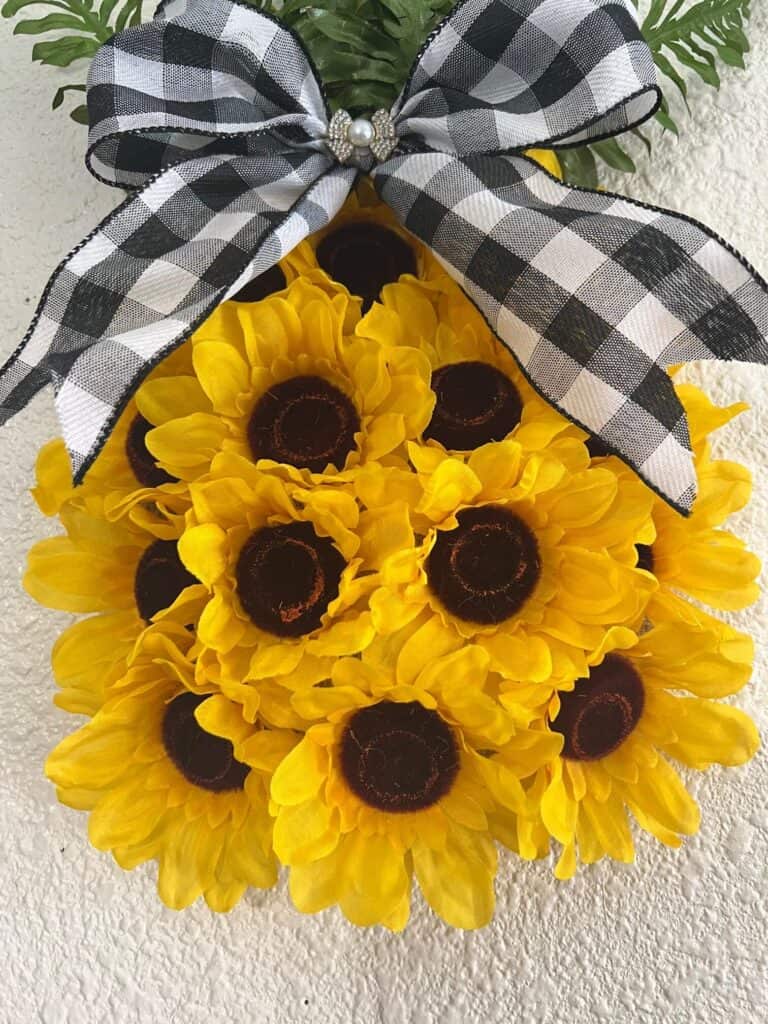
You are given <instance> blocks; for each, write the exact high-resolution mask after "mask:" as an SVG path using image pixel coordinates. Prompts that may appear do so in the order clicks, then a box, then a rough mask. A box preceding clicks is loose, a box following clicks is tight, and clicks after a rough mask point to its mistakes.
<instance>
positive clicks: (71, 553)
mask: <svg viewBox="0 0 768 1024" xmlns="http://www.w3.org/2000/svg"><path fill="white" fill-rule="evenodd" d="M99 508H100V505H99V502H97V514H91V512H90V511H87V510H85V509H82V508H79V507H77V505H76V504H75V503H74V502H67V503H66V505H65V507H64V508H62V510H61V511H60V513H59V516H60V520H61V523H62V525H63V526H64V528H65V530H66V535H65V536H59V537H52V538H49V539H47V540H43V541H40V542H39V543H37V544H35V546H34V547H33V548H32V550H31V551H30V552H29V556H28V561H27V570H26V573H25V575H24V587H25V588H26V590H27V592H28V593H29V594H30V595H31V596H32V597H33V598H34V599H35V600H36V601H38V602H39V603H40V604H42V605H44V606H45V607H47V608H54V609H56V610H58V611H65V612H73V613H75V614H91V613H96V614H95V615H93V617H91V618H87V619H83V620H80V621H78V622H75V623H74V624H73V625H71V626H70V627H69V628H68V629H66V630H65V631H64V633H62V635H61V636H60V637H59V639H58V640H57V642H56V644H55V646H54V648H53V652H52V667H53V674H54V678H55V680H56V682H57V684H58V686H59V692H58V693H57V695H56V698H55V701H56V703H57V704H58V705H59V706H60V707H63V708H64V709H65V710H67V711H72V712H75V713H79V714H94V713H95V711H96V710H98V708H99V707H100V706H101V704H102V702H103V700H104V696H105V692H106V689H107V688H108V686H109V682H110V679H111V678H112V677H113V676H114V674H115V673H117V674H119V673H120V671H121V670H122V669H123V668H124V667H125V664H126V659H127V657H128V655H129V653H130V652H131V650H132V649H133V647H134V645H135V643H136V641H137V640H138V639H139V637H140V635H141V633H142V632H143V631H144V630H145V629H146V627H147V626H148V625H149V624H150V623H151V622H153V621H155V620H156V619H159V618H162V619H168V620H170V621H174V622H177V623H179V624H180V625H187V624H192V623H194V622H195V620H196V618H197V616H198V615H199V613H200V611H201V610H202V607H203V601H204V598H205V590H204V588H203V587H202V586H200V584H199V583H198V581H197V580H196V579H195V578H194V577H193V576H191V575H190V573H189V572H188V571H187V569H185V567H184V566H183V565H182V563H181V560H180V558H179V554H178V548H177V541H178V538H179V536H180V534H181V531H182V529H183V525H184V524H183V518H181V517H179V516H176V517H171V518H169V517H167V516H160V515H159V514H157V513H155V514H151V513H150V512H146V513H145V517H144V523H145V525H139V524H138V523H136V522H134V521H133V520H132V519H131V518H129V517H126V518H124V519H121V520H119V521H117V522H110V521H109V520H107V519H105V518H104V517H103V516H102V515H101V514H98V509H99Z"/></svg>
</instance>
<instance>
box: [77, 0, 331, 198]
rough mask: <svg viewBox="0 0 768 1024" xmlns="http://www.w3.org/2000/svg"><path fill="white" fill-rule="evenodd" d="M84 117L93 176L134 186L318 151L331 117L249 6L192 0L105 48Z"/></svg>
mask: <svg viewBox="0 0 768 1024" xmlns="http://www.w3.org/2000/svg"><path fill="white" fill-rule="evenodd" d="M88 118H89V122H90V129H89V132H88V153H87V156H86V162H87V164H88V167H89V169H90V170H91V171H92V173H94V174H95V175H96V177H98V178H100V179H101V180H102V181H105V182H106V183H107V184H114V185H122V186H128V187H131V186H141V185H144V184H145V183H146V182H147V180H148V178H149V177H150V176H151V175H152V174H154V173H155V172H156V171H158V170H160V168H162V167H168V166H169V165H171V164H173V163H177V162H179V161H184V160H189V159H190V158H192V157H198V156H204V155H209V154H217V153H235V154H241V155H254V156H257V155H258V156H260V155H261V154H263V153H264V152H265V150H266V151H269V150H275V149H277V150H280V149H284V148H285V145H286V143H289V144H290V145H291V146H292V147H294V148H299V147H309V148H318V147H319V145H320V144H319V143H317V142H316V141H315V140H316V139H317V138H319V137H321V136H323V135H324V134H325V132H326V126H327V123H328V119H329V113H328V109H327V106H326V102H325V99H324V97H323V93H322V89H321V87H320V84H319V83H318V81H317V79H316V78H315V75H314V73H313V71H312V67H311V64H310V61H309V59H308V58H307V55H306V53H305V51H304V50H303V49H302V46H301V43H300V42H299V41H298V40H297V39H296V38H295V37H294V36H293V35H292V34H291V33H290V32H289V31H288V29H286V28H285V27H284V26H282V25H280V24H279V23H278V22H277V21H275V20H274V19H272V18H268V17H265V16H264V15H262V14H258V13H257V12H256V11H255V10H254V8H253V7H249V6H248V5H247V4H241V3H238V2H233V3H230V2H227V0H214V2H211V3H209V2H207V0H194V2H193V3H191V4H190V5H189V6H188V7H187V9H186V10H185V11H182V13H180V14H179V15H178V16H177V17H174V18H171V19H168V20H166V19H164V18H162V17H161V18H159V19H156V20H155V21H152V22H149V23H148V24H146V25H140V26H138V27H136V28H131V29H128V30H127V31H125V32H120V33H118V34H117V35H116V36H114V37H113V38H112V39H111V40H109V42H107V43H106V44H105V45H104V46H102V47H101V49H100V50H99V51H98V53H97V54H96V56H95V57H94V59H93V61H92V63H91V66H90V70H89V73H88Z"/></svg>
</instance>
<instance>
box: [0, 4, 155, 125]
mask: <svg viewBox="0 0 768 1024" xmlns="http://www.w3.org/2000/svg"><path fill="white" fill-rule="evenodd" d="M0 13H1V14H2V15H3V17H4V18H14V17H16V15H17V14H21V20H19V21H17V22H16V25H15V26H14V29H13V32H14V35H18V36H39V35H44V36H46V38H45V39H44V40H41V41H40V42H37V43H35V45H34V46H33V47H32V60H37V61H40V63H41V64H50V65H52V66H53V67H57V68H66V67H69V65H70V64H74V63H75V62H77V61H83V60H90V59H91V57H93V55H94V54H95V53H96V51H97V50H98V48H99V47H100V46H101V44H102V43H105V42H106V41H107V39H109V38H110V37H111V36H113V35H114V34H115V32H121V31H122V30H123V29H124V28H128V27H129V26H130V25H140V24H141V22H142V20H143V19H142V0H5V3H4V4H3V7H2V10H0ZM29 14H33V15H37V14H42V17H32V18H30V17H27V15H29ZM67 92H85V85H83V84H81V83H76V84H71V85H63V86H61V88H59V89H57V90H56V94H55V96H54V98H53V104H52V105H53V107H54V108H56V107H60V106H61V105H62V103H63V102H64V97H65V94H66V93H67ZM70 116H71V117H72V118H73V119H74V120H75V121H79V122H80V123H81V124H88V112H87V110H86V108H85V106H84V105H80V106H77V107H75V109H74V110H72V111H71V114H70Z"/></svg>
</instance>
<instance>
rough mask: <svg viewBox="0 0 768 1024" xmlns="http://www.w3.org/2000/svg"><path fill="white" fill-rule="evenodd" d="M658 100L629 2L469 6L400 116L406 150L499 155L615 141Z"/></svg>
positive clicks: (480, 2) (545, 0) (437, 45)
mask: <svg viewBox="0 0 768 1024" xmlns="http://www.w3.org/2000/svg"><path fill="white" fill-rule="evenodd" d="M660 99H661V92H660V90H659V88H658V86H657V85H656V73H655V68H654V63H653V56H652V55H651V52H650V50H649V49H648V46H647V44H646V42H645V40H644V39H643V36H642V34H641V32H640V29H639V27H638V24H637V21H636V20H635V15H634V11H633V10H632V8H631V4H630V3H629V0H627V2H626V3H625V2H624V0H618V2H617V0H464V2H463V3H459V4H458V6H457V7H456V8H455V9H454V11H453V13H452V14H451V16H450V18H449V20H448V22H447V23H446V24H445V25H444V26H443V27H442V29H441V30H440V31H438V32H437V33H436V34H435V35H434V37H433V38H432V39H431V40H430V41H429V43H428V44H427V46H426V47H425V49H424V51H423V53H422V54H421V56H420V58H419V60H418V62H417V65H416V67H415V69H414V71H413V73H412V75H411V78H410V81H409V82H408V84H407V85H406V87H405V89H404V90H403V93H402V94H401V96H400V99H399V100H398V102H397V104H396V106H395V112H396V114H397V120H398V122H399V124H398V131H399V135H400V138H401V140H402V142H403V144H404V146H406V147H409V148H410V147H411V146H415V148H418V149H423V148H425V147H427V148H429V149H437V150H440V151H441V152H443V153H458V154H469V153H472V154H477V153H499V152H505V151H508V150H522V149H528V148H531V147H533V146H539V145H545V144H546V145H553V144H554V143H555V142H557V144H558V145H559V146H561V147H562V146H572V145H578V144H580V143H583V142H586V141H589V140H590V139H598V138H605V137H606V136H611V135H617V134H618V133H619V132H623V131H626V130H627V129H628V128H632V127H633V126H634V125H636V124H639V123H640V122H642V121H645V120H646V119H647V118H648V117H649V116H650V115H651V114H652V113H654V111H655V110H656V108H657V107H658V105H659V102H660Z"/></svg>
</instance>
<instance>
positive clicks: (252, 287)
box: [232, 266, 287, 302]
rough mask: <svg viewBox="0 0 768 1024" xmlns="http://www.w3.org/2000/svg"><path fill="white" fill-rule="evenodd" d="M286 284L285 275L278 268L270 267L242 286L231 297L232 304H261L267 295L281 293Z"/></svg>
mask: <svg viewBox="0 0 768 1024" xmlns="http://www.w3.org/2000/svg"><path fill="white" fill-rule="evenodd" d="M286 284H287V281H286V280H285V274H284V273H283V272H282V270H281V269H280V267H278V266H274V267H270V269H269V270H267V271H265V272H264V273H263V274H260V275H259V277H254V279H253V280H252V281H249V282H248V284H246V285H244V286H243V287H242V288H241V289H240V291H239V292H238V293H237V294H236V295H233V296H232V299H233V301H234V302H261V300H262V299H266V298H267V297H268V296H269V295H274V293H275V292H281V291H282V290H283V288H285V286H286Z"/></svg>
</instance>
